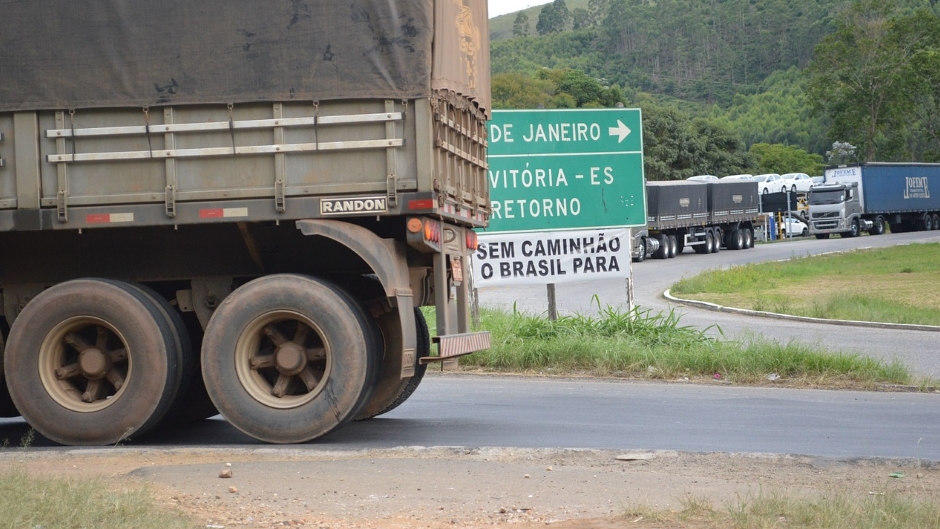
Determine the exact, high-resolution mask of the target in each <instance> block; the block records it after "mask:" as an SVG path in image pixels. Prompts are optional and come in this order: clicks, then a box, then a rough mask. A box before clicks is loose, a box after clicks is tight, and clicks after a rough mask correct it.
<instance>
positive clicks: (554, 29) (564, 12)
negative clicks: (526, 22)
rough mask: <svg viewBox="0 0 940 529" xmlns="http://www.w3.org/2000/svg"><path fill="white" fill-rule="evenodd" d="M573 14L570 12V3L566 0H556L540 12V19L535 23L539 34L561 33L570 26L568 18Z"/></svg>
mask: <svg viewBox="0 0 940 529" xmlns="http://www.w3.org/2000/svg"><path fill="white" fill-rule="evenodd" d="M570 18H571V14H570V13H569V12H568V5H567V4H566V3H565V0H555V1H554V2H552V3H550V4H545V7H543V8H542V10H541V11H540V12H539V21H538V23H537V24H536V25H535V30H536V31H538V32H539V35H548V34H549V33H561V32H562V31H564V30H565V28H567V27H568V20H569V19H570Z"/></svg>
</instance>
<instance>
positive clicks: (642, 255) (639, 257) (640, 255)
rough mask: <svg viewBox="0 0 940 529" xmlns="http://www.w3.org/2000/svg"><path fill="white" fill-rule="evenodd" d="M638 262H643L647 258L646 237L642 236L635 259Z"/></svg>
mask: <svg viewBox="0 0 940 529" xmlns="http://www.w3.org/2000/svg"><path fill="white" fill-rule="evenodd" d="M633 260H634V261H635V262H637V263H642V262H643V261H645V260H646V237H641V238H640V246H639V248H637V250H636V258H634V259H633Z"/></svg>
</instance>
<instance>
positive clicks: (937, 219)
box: [931, 213, 940, 230]
mask: <svg viewBox="0 0 940 529" xmlns="http://www.w3.org/2000/svg"><path fill="white" fill-rule="evenodd" d="M931 218H932V219H933V229H935V230H940V214H937V213H934V214H933V215H931Z"/></svg>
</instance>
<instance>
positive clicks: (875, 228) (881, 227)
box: [868, 217, 885, 235]
mask: <svg viewBox="0 0 940 529" xmlns="http://www.w3.org/2000/svg"><path fill="white" fill-rule="evenodd" d="M884 232H885V219H884V217H876V218H875V221H874V222H873V223H872V226H871V229H870V230H868V234H869V235H882V234H884Z"/></svg>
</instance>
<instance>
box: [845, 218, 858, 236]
mask: <svg viewBox="0 0 940 529" xmlns="http://www.w3.org/2000/svg"><path fill="white" fill-rule="evenodd" d="M860 233H861V230H860V228H859V226H858V221H857V220H853V221H852V227H851V228H850V230H849V231H847V232H845V233H843V234H842V236H843V237H849V238H851V237H858V236H859V234H860Z"/></svg>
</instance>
